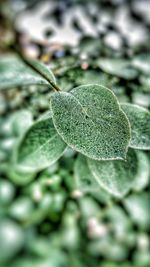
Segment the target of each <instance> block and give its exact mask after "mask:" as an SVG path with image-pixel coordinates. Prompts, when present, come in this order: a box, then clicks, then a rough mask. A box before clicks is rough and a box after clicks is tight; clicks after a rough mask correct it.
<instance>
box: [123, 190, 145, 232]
mask: <svg viewBox="0 0 150 267" xmlns="http://www.w3.org/2000/svg"><path fill="white" fill-rule="evenodd" d="M149 203H150V194H149V192H142V193H141V194H135V195H131V196H129V197H128V198H127V199H125V201H124V204H125V207H126V209H127V210H128V212H129V214H130V216H131V218H132V220H133V222H134V223H135V224H136V225H138V226H139V227H140V228H142V229H144V230H148V229H149V227H150V219H149Z"/></svg>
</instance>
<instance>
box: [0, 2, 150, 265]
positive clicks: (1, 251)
mask: <svg viewBox="0 0 150 267" xmlns="http://www.w3.org/2000/svg"><path fill="white" fill-rule="evenodd" d="M39 2H40V1H23V0H22V1H20V4H19V1H17V0H13V1H1V13H0V18H1V21H2V23H1V26H0V34H1V36H2V41H1V44H0V52H1V54H4V53H7V54H9V53H10V52H11V53H12V47H13V45H14V43H15V42H16V35H17V42H18V43H17V44H18V45H19V46H20V48H21V49H22V51H23V52H24V54H25V55H27V54H28V55H32V56H33V57H36V58H39V59H40V60H41V61H43V62H44V63H46V64H47V65H48V66H49V67H51V69H52V70H53V72H54V74H55V76H56V78H57V81H58V84H59V86H60V87H61V88H62V89H63V90H65V91H69V90H70V89H72V88H73V87H75V86H78V85H82V84H85V83H100V84H102V85H104V86H106V87H108V88H111V89H112V90H113V92H114V93H115V94H116V96H117V97H118V99H119V101H120V102H128V103H134V104H138V105H141V106H143V107H146V108H148V109H149V108H150V78H149V74H150V53H149V48H148V44H149V42H148V39H147V38H148V36H147V35H144V36H146V37H143V35H142V37H141V38H140V36H139V38H138V37H137V39H136V38H135V39H136V41H135V42H133V40H132V38H131V37H132V34H133V33H134V28H133V31H132V26H133V25H135V29H136V28H137V27H141V29H142V31H143V32H146V33H147V30H148V29H149V25H150V24H149V22H150V21H149V20H148V16H147V15H146V14H147V12H146V11H143V10H146V7H147V6H146V5H148V4H147V3H146V1H125V0H124V1H123V0H122V1H121V0H118V1H117V0H116V1H115V0H114V1H113V0H112V1H111V0H109V1H108V0H107V1H92V3H91V1H84V0H82V1H81V0H80V1H79V0H78V1H69V0H68V1H55V3H56V6H55V8H54V9H53V12H51V14H50V13H49V12H47V16H48V17H50V15H53V17H54V18H55V19H56V20H57V23H59V21H60V22H61V21H62V20H63V14H64V13H67V12H68V13H69V11H70V9H71V8H73V7H74V5H75V6H78V7H79V8H81V9H83V8H84V10H85V12H86V14H87V15H88V17H89V18H90V20H91V21H92V23H95V25H97V20H98V18H99V15H98V14H99V10H100V14H103V15H104V14H106V16H104V18H103V21H102V22H101V24H100V23H99V31H98V36H96V37H94V36H91V35H90V34H85V32H84V31H83V30H82V29H81V27H80V26H81V25H80V23H79V21H78V20H75V21H74V23H73V25H71V27H72V28H73V30H75V31H78V32H80V33H81V37H80V38H79V41H78V44H77V45H76V46H71V45H68V44H67V45H64V44H62V43H61V40H60V43H52V44H51V42H48V43H47V42H46V41H45V42H42V43H41V42H40V41H39V42H38V41H37V40H36V41H35V40H34V39H32V36H31V37H30V38H29V37H28V34H27V33H26V34H24V33H23V32H21V31H19V33H18V28H17V27H18V26H17V25H15V28H14V27H13V23H12V24H11V22H10V21H14V17H15V16H16V14H18V13H20V12H22V13H23V14H24V12H26V11H27V10H29V11H30V10H31V11H32V10H34V9H36V7H37V6H38V3H39ZM140 2H143V3H144V4H145V9H144V7H143V6H142V4H141V6H142V7H141V9H140V8H139V6H140ZM147 2H148V1H147ZM41 3H43V2H42V1H41V2H40V4H41ZM10 4H11V5H10ZM43 5H44V4H43ZM94 5H95V8H94ZM91 6H92V7H91ZM119 8H120V9H121V8H122V9H123V10H124V9H125V10H127V11H126V12H127V13H129V17H128V16H127V19H129V20H128V22H129V25H127V26H128V27H127V30H126V29H125V28H123V27H122V31H121V28H119V26H118V25H119V23H121V22H120V21H119V20H118V21H117V20H114V18H113V14H114V11H115V10H118V9H119ZM107 12H108V13H109V16H108V13H107ZM144 12H145V13H144ZM68 13H67V14H68ZM100 26H101V27H100ZM130 26H131V28H130ZM59 27H61V23H60V25H59ZM95 27H97V26H95ZM31 28H32V25H31ZM143 29H144V30H143ZM48 30H49V31H48ZM125 30H126V31H125ZM50 32H51V29H47V33H50ZM112 34H114V35H115V36H117V37H115V38H118V40H119V41H118V43H117V44H118V45H116V46H114V45H113V43H114V42H115V39H113V38H111V37H112ZM139 35H140V33H139ZM37 38H38V36H37ZM144 38H145V39H144ZM68 39H69V36H68ZM141 39H142V42H141ZM50 93H51V92H50V91H49V88H47V87H42V86H34V85H33V86H29V87H26V86H24V87H20V86H19V87H14V88H12V89H11V90H5V91H1V92H0V114H1V117H0V140H1V142H0V267H30V266H32V267H34V266H36V267H69V266H70V267H89V266H90V267H119V266H120V265H121V266H122V267H131V266H132V267H149V266H150V254H149V236H148V231H149V229H150V215H149V214H150V212H149V204H150V194H149V177H147V179H145V176H144V175H143V176H142V174H143V171H144V170H145V169H144V168H145V159H146V158H148V159H149V160H150V154H149V153H148V152H142V153H143V155H141V160H142V161H143V167H142V164H141V172H140V175H139V179H138V180H137V184H136V185H135V186H134V187H133V188H132V189H131V190H130V192H129V193H128V194H127V195H126V196H125V197H124V198H123V199H119V200H118V199H115V198H114V197H112V196H111V195H109V194H108V193H107V192H105V191H104V190H103V189H101V190H96V186H95V184H90V182H89V177H88V175H86V173H85V172H84V169H83V170H82V169H80V172H81V176H82V175H83V176H82V177H83V179H82V181H80V183H79V181H78V177H77V176H76V175H74V172H75V168H78V166H77V160H76V157H77V155H76V153H75V152H74V151H72V150H71V149H67V150H66V151H65V153H64V155H63V157H62V158H61V159H60V160H59V161H58V162H56V163H54V164H53V165H51V166H49V167H48V168H46V169H44V170H42V171H38V172H34V173H33V172H32V173H29V172H23V171H20V170H18V169H16V168H15V166H14V164H13V157H14V153H15V150H16V146H17V144H18V142H19V140H20V138H21V137H22V136H23V135H24V133H25V131H26V130H27V129H28V128H29V127H30V126H31V125H32V124H33V122H34V121H35V120H37V119H40V118H41V117H43V116H46V114H47V112H48V111H49V99H50ZM83 164H84V162H83ZM74 165H75V166H74ZM83 166H84V165H83ZM86 186H87V189H86ZM89 186H91V187H92V188H93V190H92V191H90V192H89V190H88V188H89ZM83 188H84V189H83Z"/></svg>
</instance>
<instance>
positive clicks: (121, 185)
mask: <svg viewBox="0 0 150 267" xmlns="http://www.w3.org/2000/svg"><path fill="white" fill-rule="evenodd" d="M88 164H89V167H90V170H91V172H92V174H93V176H94V177H95V179H96V180H97V182H98V183H99V184H100V186H102V187H103V188H104V189H105V190H107V191H108V192H110V193H111V194H112V195H114V196H116V197H123V196H124V195H125V194H126V193H127V192H128V191H129V190H130V189H131V188H132V186H133V183H134V181H135V179H136V174H137V169H138V160H137V155H136V153H135V151H134V150H132V149H130V150H129V151H128V154H127V160H126V161H119V160H117V161H96V160H91V159H88Z"/></svg>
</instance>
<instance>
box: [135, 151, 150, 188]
mask: <svg viewBox="0 0 150 267" xmlns="http://www.w3.org/2000/svg"><path fill="white" fill-rule="evenodd" d="M136 154H137V157H138V172H137V175H136V179H135V181H134V184H133V190H136V191H141V190H143V189H144V188H145V187H146V186H147V185H148V183H149V179H150V161H149V158H148V156H147V155H146V153H144V152H143V151H140V150H139V151H136Z"/></svg>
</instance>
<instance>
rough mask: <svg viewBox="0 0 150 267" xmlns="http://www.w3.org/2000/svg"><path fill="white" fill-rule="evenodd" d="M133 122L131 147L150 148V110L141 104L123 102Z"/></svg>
mask: <svg viewBox="0 0 150 267" xmlns="http://www.w3.org/2000/svg"><path fill="white" fill-rule="evenodd" d="M121 107H122V109H123V110H124V112H125V113H126V115H127V117H128V119H129V121H130V124H131V141H130V147H133V148H137V149H143V150H149V149H150V112H149V111H148V110H147V109H145V108H143V107H140V106H137V105H132V104H121Z"/></svg>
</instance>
